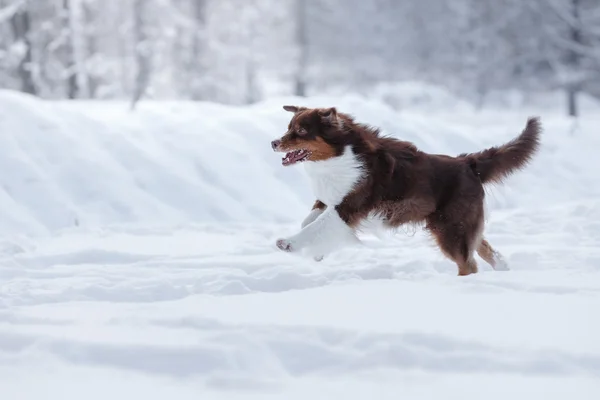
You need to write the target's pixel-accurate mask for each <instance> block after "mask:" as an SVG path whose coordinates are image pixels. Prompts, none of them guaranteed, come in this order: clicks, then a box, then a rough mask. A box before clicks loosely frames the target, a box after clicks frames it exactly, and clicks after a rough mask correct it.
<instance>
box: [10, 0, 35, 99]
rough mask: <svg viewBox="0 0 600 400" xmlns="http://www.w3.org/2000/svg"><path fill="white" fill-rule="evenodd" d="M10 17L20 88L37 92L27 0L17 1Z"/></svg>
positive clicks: (26, 91) (31, 92) (32, 92)
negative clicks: (18, 59)
mask: <svg viewBox="0 0 600 400" xmlns="http://www.w3.org/2000/svg"><path fill="white" fill-rule="evenodd" d="M18 5H19V6H18V8H16V9H15V10H14V13H13V14H12V16H11V18H10V26H11V28H12V32H13V38H14V42H15V44H17V45H18V46H19V53H20V61H19V65H18V67H17V73H18V75H19V78H20V80H21V90H22V91H23V92H25V93H29V94H33V95H36V94H37V88H36V86H35V83H34V77H33V57H32V51H33V46H32V43H31V37H30V35H31V19H30V14H29V8H28V7H29V2H27V1H22V2H20V3H18Z"/></svg>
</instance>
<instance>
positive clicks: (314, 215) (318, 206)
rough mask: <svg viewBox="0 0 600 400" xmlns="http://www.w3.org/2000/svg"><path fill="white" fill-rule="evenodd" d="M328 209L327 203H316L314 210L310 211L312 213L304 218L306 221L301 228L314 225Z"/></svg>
mask: <svg viewBox="0 0 600 400" xmlns="http://www.w3.org/2000/svg"><path fill="white" fill-rule="evenodd" d="M326 209H327V206H326V205H325V203H323V202H322V201H320V200H317V201H315V204H314V205H313V208H312V210H310V213H308V215H307V216H306V218H304V221H302V225H301V226H300V227H301V228H304V227H305V226H306V225H308V224H310V223H312V222H313V221H314V220H315V219H317V218H318V217H319V215H321V214H323V211H325V210H326Z"/></svg>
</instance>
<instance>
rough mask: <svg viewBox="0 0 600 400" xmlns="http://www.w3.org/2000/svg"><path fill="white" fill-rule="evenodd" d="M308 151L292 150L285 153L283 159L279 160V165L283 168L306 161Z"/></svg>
mask: <svg viewBox="0 0 600 400" xmlns="http://www.w3.org/2000/svg"><path fill="white" fill-rule="evenodd" d="M310 154H311V153H310V151H308V150H294V151H290V152H289V153H286V155H285V157H283V158H282V159H281V163H282V164H283V165H285V166H288V165H292V164H296V163H299V162H302V161H306V160H308V157H310Z"/></svg>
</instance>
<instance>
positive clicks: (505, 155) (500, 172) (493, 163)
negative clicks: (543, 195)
mask: <svg viewBox="0 0 600 400" xmlns="http://www.w3.org/2000/svg"><path fill="white" fill-rule="evenodd" d="M541 131H542V127H541V125H540V121H539V118H538V117H530V118H529V119H528V120H527V126H526V127H525V129H524V130H523V132H521V134H520V135H519V136H518V137H516V138H515V139H513V140H511V141H510V142H508V143H506V144H504V145H502V146H499V147H491V148H489V149H486V150H483V151H480V152H478V153H471V154H461V155H460V156H459V157H464V159H465V160H466V161H467V162H468V163H469V164H470V165H471V168H473V171H474V172H475V173H476V174H477V175H478V176H479V178H480V179H481V182H482V183H491V182H494V183H502V181H503V180H504V179H505V178H507V177H508V176H510V175H511V174H512V173H514V172H517V171H518V170H520V169H521V168H523V167H525V166H526V165H527V164H528V163H529V161H531V158H532V157H533V155H534V154H535V153H536V152H537V150H538V148H539V146H540V133H541Z"/></svg>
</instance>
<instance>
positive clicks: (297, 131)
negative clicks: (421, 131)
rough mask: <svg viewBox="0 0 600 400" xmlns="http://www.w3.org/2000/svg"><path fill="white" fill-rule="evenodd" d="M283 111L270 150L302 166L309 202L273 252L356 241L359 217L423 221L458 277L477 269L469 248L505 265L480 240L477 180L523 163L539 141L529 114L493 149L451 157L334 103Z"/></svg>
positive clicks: (316, 252)
mask: <svg viewBox="0 0 600 400" xmlns="http://www.w3.org/2000/svg"><path fill="white" fill-rule="evenodd" d="M283 108H284V109H285V110H286V111H290V112H292V113H294V115H293V117H292V118H291V120H290V122H289V125H288V131H287V132H286V133H285V134H284V135H283V137H281V138H280V139H278V140H274V141H273V142H271V147H272V149H273V150H274V151H276V152H285V153H286V155H285V157H284V158H283V161H282V164H283V165H284V166H289V165H294V164H297V163H304V165H305V167H306V171H307V173H308V176H309V177H310V180H311V183H312V189H313V191H314V195H315V197H316V199H317V200H316V202H315V203H314V206H313V208H312V211H311V212H310V214H309V215H308V216H307V217H306V219H305V220H304V221H303V222H302V227H301V230H300V232H298V233H297V234H295V235H293V236H291V237H288V238H286V239H279V240H277V243H276V244H277V247H278V248H279V249H281V250H282V251H287V252H300V251H302V252H305V253H308V254H310V255H312V256H313V257H314V258H315V259H317V260H320V259H321V258H322V257H323V256H325V255H327V254H328V253H330V252H332V251H335V250H338V249H340V248H341V247H343V246H345V245H347V244H351V243H360V241H359V240H358V237H357V236H356V233H357V229H359V227H360V225H361V223H362V222H363V221H365V220H367V219H368V218H378V219H380V220H381V221H382V224H383V226H384V227H386V228H390V229H393V228H397V227H399V226H401V225H403V224H409V223H413V224H414V223H425V229H426V230H427V231H428V232H430V233H431V234H432V236H433V237H434V238H435V240H436V241H437V244H438V245H439V247H440V249H441V250H442V252H443V253H444V254H445V255H446V256H447V257H448V258H450V259H451V260H453V261H454V262H455V263H456V264H457V266H458V274H459V275H469V274H471V273H476V272H477V263H476V261H475V259H474V253H475V252H477V253H478V254H479V256H480V257H481V258H482V259H484V260H485V261H486V262H487V263H489V264H490V265H491V266H492V267H493V268H495V269H504V270H506V269H508V267H507V265H506V263H505V262H504V260H503V259H502V256H501V255H500V254H499V253H498V252H497V251H495V250H494V249H493V248H492V247H491V246H490V244H489V243H488V242H487V240H485V239H484V237H483V229H484V196H485V193H484V188H483V185H485V184H487V183H492V182H494V183H501V182H502V181H503V180H504V178H506V177H508V176H509V175H510V174H512V173H513V172H515V171H517V170H519V169H521V168H523V167H525V166H526V165H527V164H528V162H529V161H530V160H531V158H532V156H533V155H534V154H535V152H536V151H537V150H538V147H539V137H540V132H541V127H540V123H539V120H538V118H533V117H532V118H529V119H528V121H527V125H526V127H525V129H524V130H523V131H522V133H521V134H520V135H519V136H518V137H517V138H515V139H513V140H512V141H510V142H508V143H506V144H504V145H502V146H499V147H492V148H489V149H486V150H483V151H481V152H478V153H472V154H461V155H458V156H457V157H451V156H446V155H437V154H428V153H425V152H423V151H420V150H419V149H417V147H416V146H414V145H413V144H412V143H409V142H405V141H401V140H398V139H394V138H390V137H384V136H382V135H380V133H379V130H377V129H374V128H371V127H369V126H366V125H364V124H360V123H357V122H355V121H354V119H353V118H352V117H351V116H349V115H347V114H344V113H338V112H337V110H336V109H335V108H305V107H297V106H284V107H283Z"/></svg>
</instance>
